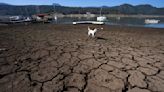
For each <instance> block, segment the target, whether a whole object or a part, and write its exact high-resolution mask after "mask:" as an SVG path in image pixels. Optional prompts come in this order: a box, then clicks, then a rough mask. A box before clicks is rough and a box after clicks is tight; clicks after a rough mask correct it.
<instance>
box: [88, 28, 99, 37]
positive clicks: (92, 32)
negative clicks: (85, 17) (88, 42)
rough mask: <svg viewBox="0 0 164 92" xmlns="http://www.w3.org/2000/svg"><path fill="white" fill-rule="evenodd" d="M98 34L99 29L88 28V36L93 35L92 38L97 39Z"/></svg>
mask: <svg viewBox="0 0 164 92" xmlns="http://www.w3.org/2000/svg"><path fill="white" fill-rule="evenodd" d="M96 32H97V28H95V29H93V30H92V29H90V28H89V27H88V36H90V35H92V37H95V33H96Z"/></svg>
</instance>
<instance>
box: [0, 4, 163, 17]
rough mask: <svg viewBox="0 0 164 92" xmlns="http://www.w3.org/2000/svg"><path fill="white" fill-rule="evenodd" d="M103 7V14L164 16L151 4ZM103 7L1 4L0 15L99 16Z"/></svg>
mask: <svg viewBox="0 0 164 92" xmlns="http://www.w3.org/2000/svg"><path fill="white" fill-rule="evenodd" d="M101 7H102V8H103V10H102V14H143V15H164V8H157V7H154V6H152V5H149V4H145V5H130V4H122V5H119V6H112V7H110V6H105V5H104V6H101ZM101 7H71V6H62V5H60V4H58V3H54V4H53V5H10V4H6V3H0V15H33V14H36V13H51V12H53V11H54V9H55V12H57V13H62V14H79V13H80V14H85V13H86V12H91V13H93V14H99V13H100V8H101ZM37 9H39V10H37ZM38 11H39V12H38Z"/></svg>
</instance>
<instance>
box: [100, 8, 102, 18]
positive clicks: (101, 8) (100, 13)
mask: <svg viewBox="0 0 164 92" xmlns="http://www.w3.org/2000/svg"><path fill="white" fill-rule="evenodd" d="M101 12H102V7H101V9H100V16H101Z"/></svg>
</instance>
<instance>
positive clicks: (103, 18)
mask: <svg viewBox="0 0 164 92" xmlns="http://www.w3.org/2000/svg"><path fill="white" fill-rule="evenodd" d="M106 19H107V18H106V17H105V16H99V17H97V21H101V22H102V21H106Z"/></svg>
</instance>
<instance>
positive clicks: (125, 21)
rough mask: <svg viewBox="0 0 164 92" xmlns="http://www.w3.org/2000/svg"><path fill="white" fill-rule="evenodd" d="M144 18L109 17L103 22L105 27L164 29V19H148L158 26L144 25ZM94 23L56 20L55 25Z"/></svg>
mask: <svg viewBox="0 0 164 92" xmlns="http://www.w3.org/2000/svg"><path fill="white" fill-rule="evenodd" d="M145 19H146V18H127V17H126V18H120V19H119V18H115V17H111V18H108V20H107V21H106V22H105V24H107V25H124V26H139V27H150V28H164V18H149V19H158V20H160V22H159V23H158V24H145ZM85 20H86V21H88V20H91V21H95V20H96V18H80V17H79V18H70V17H69V18H68V17H64V18H58V20H57V22H56V23H59V24H71V23H72V22H74V21H85Z"/></svg>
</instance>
